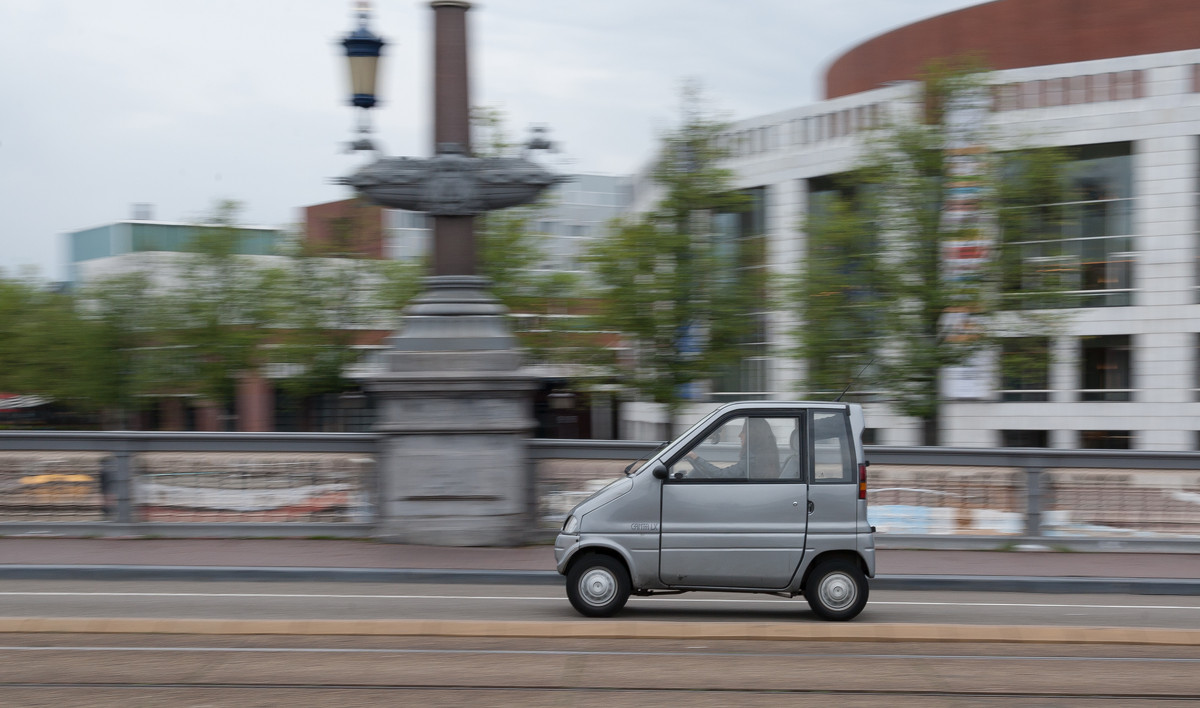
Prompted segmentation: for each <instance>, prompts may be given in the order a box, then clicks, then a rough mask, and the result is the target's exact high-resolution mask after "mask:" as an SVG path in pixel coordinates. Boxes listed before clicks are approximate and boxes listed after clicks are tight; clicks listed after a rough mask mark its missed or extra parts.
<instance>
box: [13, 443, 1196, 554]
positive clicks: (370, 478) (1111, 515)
mask: <svg viewBox="0 0 1200 708" xmlns="http://www.w3.org/2000/svg"><path fill="white" fill-rule="evenodd" d="M378 444H379V438H378V437H377V436H375V435H373V434H369V433H362V434H359V433H320V434H310V433H160V432H153V433H150V432H146V433H142V432H138V433H125V432H120V433H82V432H13V431H6V432H0V534H14V533H45V534H89V533H106V534H111V533H129V534H134V535H162V536H225V537H233V536H321V535H328V536H340V537H354V536H362V537H366V536H370V535H371V534H372V533H373V528H374V524H375V522H376V519H377V509H378V505H379V500H378V494H379V492H378V490H379V484H378V471H377V469H376V467H375V453H376V449H377V446H378ZM658 446H659V443H654V442H635V441H613V440H544V439H539V440H532V441H530V447H529V450H530V467H531V474H532V475H533V478H534V487H533V488H534V489H535V490H536V492H535V493H536V497H537V499H536V508H537V517H536V519H535V520H534V521H533V522H532V528H531V529H530V535H531V538H540V539H543V540H544V539H547V538H550V537H552V535H553V533H554V530H555V529H556V528H557V527H558V526H559V525H560V524H561V523H562V520H563V518H565V516H566V514H567V512H568V511H569V510H570V508H571V507H572V506H574V505H575V504H576V503H578V502H579V501H580V500H582V499H583V498H585V497H586V496H587V495H588V494H590V493H591V492H592V491H594V490H596V489H598V488H599V487H601V486H603V485H605V484H607V483H608V482H610V481H612V480H613V479H616V478H619V477H620V476H621V475H622V474H623V473H624V469H625V467H626V466H627V465H629V463H631V462H634V461H636V460H638V459H640V458H643V457H646V456H648V455H650V454H651V453H652V452H654V450H655V449H657V448H658ZM867 457H868V459H869V460H870V461H871V463H872V464H871V467H870V468H869V472H868V493H869V500H870V504H869V513H870V520H871V523H872V524H874V525H875V526H876V527H877V529H878V532H879V535H878V540H879V542H880V545H884V546H887V545H895V546H909V547H1004V546H1006V545H1018V544H1023V543H1040V544H1044V545H1048V546H1064V547H1068V546H1069V547H1083V548H1086V547H1099V548H1105V547H1110V548H1115V547H1133V546H1136V547H1139V548H1163V549H1165V550H1181V549H1182V550H1200V453H1193V452H1146V451H1124V450H1119V451H1116V450H1114V451H1100V450H1049V449H957V448H920V447H880V446H873V447H868V448H867Z"/></svg>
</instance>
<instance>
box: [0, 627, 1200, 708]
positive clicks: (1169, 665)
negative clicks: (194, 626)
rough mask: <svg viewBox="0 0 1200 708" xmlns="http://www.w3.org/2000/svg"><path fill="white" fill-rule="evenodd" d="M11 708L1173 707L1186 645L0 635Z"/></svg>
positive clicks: (3, 688) (4, 694) (1178, 700)
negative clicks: (568, 707) (401, 707)
mask: <svg viewBox="0 0 1200 708" xmlns="http://www.w3.org/2000/svg"><path fill="white" fill-rule="evenodd" d="M0 640H2V645H0V666H3V667H4V668H3V672H2V675H0V704H3V705H19V706H56V707H57V706H97V707H101V708H104V707H108V706H111V707H116V706H121V707H124V706H131V705H137V706H226V705H229V706H232V705H237V706H288V707H289V708H291V707H293V706H297V705H336V706H339V708H351V707H353V706H376V705H381V706H382V705H387V706H394V705H418V706H456V707H457V706H462V705H485V706H509V705H512V706H531V707H536V706H561V705H571V706H583V707H592V706H595V707H597V708H598V707H600V706H604V707H606V708H621V707H624V706H639V707H642V706H647V705H687V706H689V707H694V708H705V707H708V706H722V707H725V706H776V705H781V706H782V705H786V706H822V707H827V706H831V705H837V706H890V707H896V706H938V705H971V706H1014V705H1039V706H1092V705H1098V704H1100V705H1120V706H1138V705H1154V706H1171V705H1178V706H1183V705H1188V704H1189V699H1191V698H1194V697H1195V696H1197V695H1198V694H1200V657H1197V656H1196V652H1195V651H1194V648H1179V647H1173V648H1172V647H1108V646H1073V645H1053V646H1046V645H996V644H991V645H989V644H962V643H957V644H939V643H917V644H902V643H890V644H881V643H833V642H765V641H689V640H686V639H685V640H658V641H646V640H588V641H581V640H571V639H544V638H541V639H529V638H444V637H298V636H292V637H262V636H249V637H247V636H239V637H224V636H164V635H147V636H140V635H74V634H67V635H44V634H40V635H13V634H10V635H0Z"/></svg>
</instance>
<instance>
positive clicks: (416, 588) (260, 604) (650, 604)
mask: <svg viewBox="0 0 1200 708" xmlns="http://www.w3.org/2000/svg"><path fill="white" fill-rule="evenodd" d="M0 617H7V618H13V617H137V618H190V619H202V618H220V619H237V620H291V619H319V620H390V619H412V620H480V621H496V620H499V621H526V622H529V621H534V622H537V621H542V622H555V621H579V620H581V619H582V618H581V617H580V616H579V615H578V614H576V613H575V611H574V610H573V609H572V608H571V606H570V605H569V604H568V603H567V600H566V595H565V592H564V590H563V588H561V587H555V586H541V585H533V586H525V585H521V586H515V585H510V586H504V585H492V586H479V587H476V586H470V585H461V584H455V585H427V584H410V585H404V584H371V583H278V582H266V583H216V582H206V583H183V582H145V581H144V582H87V581H67V582H64V581H55V582H47V581H33V580H27V581H6V582H3V583H0ZM630 620H656V621H688V622H805V623H820V621H819V620H818V619H817V618H816V617H815V616H814V615H813V614H812V613H811V611H810V610H809V608H808V604H807V603H806V602H805V601H804V599H803V598H793V599H786V598H779V597H774V596H769V595H749V594H737V593H691V594H685V595H675V596H670V595H668V596H662V597H652V598H639V597H633V598H631V599H630V601H629V604H628V605H627V606H626V608H625V610H623V611H622V613H621V614H620V615H618V617H617V618H616V619H615V620H591V622H604V621H609V622H611V621H630ZM864 623H866V624H869V623H901V624H905V623H909V624H928V623H935V624H953V625H1029V626H1046V625H1057V626H1073V627H1131V628H1164V629H1192V630H1197V629H1200V597H1196V596H1147V595H1110V594H1106V595H1062V594H1055V595H1037V594H1031V593H973V592H901V591H876V592H873V593H872V594H871V601H870V603H869V604H868V605H867V608H866V610H865V611H864V612H863V614H862V615H860V616H859V618H858V619H856V620H854V624H864ZM822 624H823V623H822ZM1198 673H1200V672H1198Z"/></svg>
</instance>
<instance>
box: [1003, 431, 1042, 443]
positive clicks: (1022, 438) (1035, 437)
mask: <svg viewBox="0 0 1200 708" xmlns="http://www.w3.org/2000/svg"><path fill="white" fill-rule="evenodd" d="M1000 446H1001V447H1050V431H1049V430H1001V431H1000Z"/></svg>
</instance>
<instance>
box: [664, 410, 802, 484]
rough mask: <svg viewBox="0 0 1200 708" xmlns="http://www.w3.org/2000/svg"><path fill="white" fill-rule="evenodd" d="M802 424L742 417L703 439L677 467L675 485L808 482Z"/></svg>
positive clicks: (672, 473) (672, 470) (671, 474)
mask: <svg viewBox="0 0 1200 708" xmlns="http://www.w3.org/2000/svg"><path fill="white" fill-rule="evenodd" d="M800 422H801V421H800V419H798V418H779V417H773V418H767V417H760V416H736V417H733V418H729V419H728V420H726V421H725V422H723V423H722V424H721V425H720V426H718V427H717V428H716V429H714V430H712V431H711V432H710V433H709V434H708V435H707V436H705V437H704V438H702V439H700V440H699V441H698V442H696V443H695V444H694V445H692V446H691V447H690V448H688V449H687V450H685V451H684V452H683V453H682V455H681V456H680V457H679V458H678V459H677V460H676V461H675V462H674V463H673V464H672V465H671V467H670V469H669V470H668V472H669V474H668V477H669V479H671V480H679V481H688V480H692V481H696V480H705V481H713V480H727V481H742V482H778V481H780V480H783V481H793V482H800V481H803V475H802V474H801V470H802V469H804V466H803V464H802V461H801V458H802V454H801V451H802V450H803V446H801V445H800V442H799V441H800V438H801V426H800Z"/></svg>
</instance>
